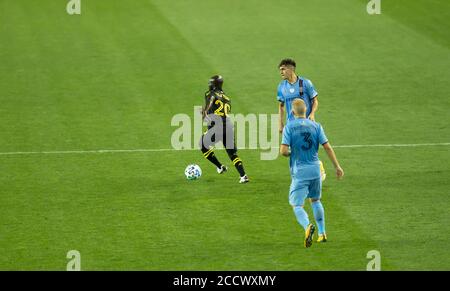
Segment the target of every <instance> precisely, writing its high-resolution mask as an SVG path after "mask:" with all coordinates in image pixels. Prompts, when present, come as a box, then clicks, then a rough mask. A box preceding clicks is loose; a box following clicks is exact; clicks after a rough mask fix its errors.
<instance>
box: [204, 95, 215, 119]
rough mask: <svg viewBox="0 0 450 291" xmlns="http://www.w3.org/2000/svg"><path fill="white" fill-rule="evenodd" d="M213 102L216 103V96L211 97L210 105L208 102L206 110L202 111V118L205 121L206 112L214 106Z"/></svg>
mask: <svg viewBox="0 0 450 291" xmlns="http://www.w3.org/2000/svg"><path fill="white" fill-rule="evenodd" d="M213 102H214V95H213V96H211V97H210V98H209V103H208V102H207V104H206V105H205V108H204V109H203V111H202V118H203V119H205V117H206V112H208V111H209V109H210V108H211V106H212V105H213Z"/></svg>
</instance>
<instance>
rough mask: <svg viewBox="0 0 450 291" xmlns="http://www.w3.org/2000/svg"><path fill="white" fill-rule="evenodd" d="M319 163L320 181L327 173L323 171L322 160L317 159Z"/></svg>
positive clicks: (323, 179)
mask: <svg viewBox="0 0 450 291" xmlns="http://www.w3.org/2000/svg"><path fill="white" fill-rule="evenodd" d="M319 163H320V179H322V182H323V181H325V178H326V177H327V173H325V168H324V167H323V163H322V161H319Z"/></svg>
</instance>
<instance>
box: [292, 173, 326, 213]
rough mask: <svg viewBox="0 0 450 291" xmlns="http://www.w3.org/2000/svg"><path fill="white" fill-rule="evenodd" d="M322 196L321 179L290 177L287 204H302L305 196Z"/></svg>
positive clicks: (315, 197)
mask: <svg viewBox="0 0 450 291" xmlns="http://www.w3.org/2000/svg"><path fill="white" fill-rule="evenodd" d="M321 196H322V180H321V179H320V178H318V179H314V180H305V181H301V180H297V179H292V182H291V188H290V190H289V204H291V205H292V206H303V205H304V204H305V199H306V198H311V199H320V197H321Z"/></svg>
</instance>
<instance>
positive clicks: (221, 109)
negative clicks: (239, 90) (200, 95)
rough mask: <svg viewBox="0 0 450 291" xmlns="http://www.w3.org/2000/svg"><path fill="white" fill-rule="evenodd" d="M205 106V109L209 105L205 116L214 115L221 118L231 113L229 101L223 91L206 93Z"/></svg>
mask: <svg viewBox="0 0 450 291" xmlns="http://www.w3.org/2000/svg"><path fill="white" fill-rule="evenodd" d="M211 102H212V104H211ZM205 104H206V108H208V106H209V104H211V106H210V107H209V110H208V111H207V112H206V114H215V115H218V116H221V117H227V116H228V114H229V113H230V112H231V100H230V98H229V97H227V96H226V95H225V93H224V92H223V91H220V90H213V91H208V92H206V93H205Z"/></svg>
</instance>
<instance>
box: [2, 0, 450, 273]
mask: <svg viewBox="0 0 450 291" xmlns="http://www.w3.org/2000/svg"><path fill="white" fill-rule="evenodd" d="M67 2H68V1H52V0H41V1H31V0H15V1H6V0H2V1H0V153H1V154H0V250H1V254H0V270H65V269H66V264H67V262H68V260H67V258H66V254H67V252H68V251H69V250H78V251H79V252H80V253H81V268H82V270H365V269H366V265H367V263H368V261H369V260H368V259H367V258H366V254H367V252H368V251H370V250H378V251H379V252H380V254H381V268H382V269H383V270H449V269H450V258H449V256H448V247H449V244H450V237H449V233H450V226H449V221H450V211H449V210H450V195H449V194H450V190H449V186H450V183H449V177H450V152H449V149H450V148H449V146H448V145H447V146H446V145H440V146H419V147H362V148H336V153H337V156H338V158H339V159H340V162H341V164H342V166H343V168H344V170H345V171H346V177H345V179H344V180H342V181H337V180H336V179H334V177H333V169H332V165H331V163H330V162H329V161H328V160H327V159H326V157H325V156H324V152H323V150H321V152H320V155H321V158H322V160H323V161H324V163H325V167H326V170H327V172H328V178H327V180H326V181H325V183H324V189H323V203H324V207H325V210H326V222H327V233H328V236H329V242H328V243H326V244H323V245H318V244H313V246H312V248H310V249H304V247H303V245H302V237H303V231H302V230H301V229H300V227H299V226H298V224H297V222H296V221H295V217H294V215H293V213H292V210H291V208H290V206H289V205H288V201H287V197H288V189H289V183H290V177H289V172H288V162H287V160H286V159H284V158H281V157H280V158H278V159H276V160H273V161H262V160H261V159H260V158H259V157H260V151H259V150H241V151H240V152H239V153H240V156H241V157H242V159H243V161H244V165H245V167H246V169H247V171H248V174H249V176H250V178H251V180H252V181H251V183H249V184H246V185H239V184H238V183H237V181H238V175H237V173H236V171H235V170H234V169H230V170H231V171H229V172H228V173H227V174H226V175H224V176H218V175H217V174H216V173H215V169H214V168H213V167H212V166H211V165H210V164H208V162H207V161H206V160H204V159H203V157H202V155H201V153H200V152H199V151H165V152H164V151H163V152H120V153H118V152H114V153H72V154H67V153H65V154H64V153H61V154H15V155H7V154H5V153H10V152H43V151H71V150H75V151H77V150H81V151H83V150H97V149H165V148H170V146H171V144H170V137H171V134H172V132H173V130H174V129H175V128H174V127H172V126H171V125H170V121H171V118H172V116H173V115H174V114H176V113H186V114H189V115H192V114H193V113H192V112H193V106H194V105H201V104H202V98H203V93H204V91H205V89H206V88H205V87H206V86H205V85H206V81H207V79H208V78H209V77H210V76H211V75H213V74H216V73H220V74H222V75H223V76H224V77H225V80H226V81H225V90H226V91H227V92H228V94H229V95H230V96H231V97H232V100H233V110H234V112H236V113H237V112H239V113H243V114H248V113H256V114H259V113H265V114H270V113H276V112H277V102H276V98H275V95H276V87H277V84H278V82H279V81H280V77H279V73H278V70H277V64H278V62H279V61H280V59H282V58H284V57H293V58H294V59H296V60H297V63H298V72H299V74H300V75H303V76H306V77H307V78H309V79H311V80H312V81H313V82H314V84H315V86H316V88H317V90H318V91H319V98H320V106H319V111H318V113H317V120H318V121H319V122H321V123H322V124H323V126H324V128H325V130H326V132H327V135H328V138H329V139H330V142H331V144H333V145H353V144H364V145H373V144H423V143H448V142H450V127H449V123H450V122H449V121H450V118H449V109H450V96H449V89H450V83H449V80H450V32H449V31H450V30H449V28H450V27H449V26H450V15H449V11H450V3H449V2H448V1H445V0H441V1H438V0H434V1H427V0H418V1H407V0H382V1H381V2H382V7H381V12H382V13H381V14H380V15H368V14H367V12H366V4H367V2H368V1H365V0H327V1H299V0H287V1H279V0H277V1H275V0H264V1H256V0H246V1H240V0H214V1H206V0H204V1H200V0H187V1H164V0H136V1H118V0H115V1H106V0H81V3H82V8H81V12H82V14H81V15H72V16H70V15H68V14H67V13H66V3H67ZM217 155H218V157H219V159H220V160H221V161H223V162H225V161H226V162H227V163H228V165H229V164H230V163H229V161H228V160H227V159H228V158H227V156H226V155H225V153H224V152H223V151H219V152H218V154H217ZM190 163H197V164H199V165H200V166H201V168H202V169H203V176H202V178H201V179H200V180H198V181H194V182H190V181H187V180H186V179H185V178H184V175H183V172H184V168H185V166H186V165H187V164H190ZM306 209H307V211H308V212H309V213H310V215H311V209H310V207H309V206H307V208H306Z"/></svg>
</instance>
